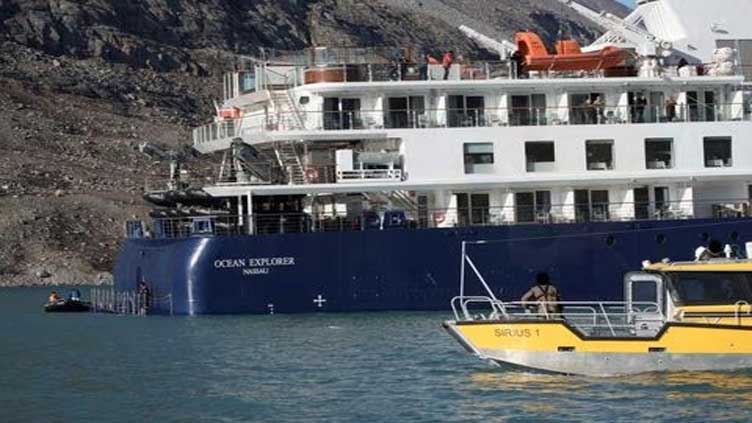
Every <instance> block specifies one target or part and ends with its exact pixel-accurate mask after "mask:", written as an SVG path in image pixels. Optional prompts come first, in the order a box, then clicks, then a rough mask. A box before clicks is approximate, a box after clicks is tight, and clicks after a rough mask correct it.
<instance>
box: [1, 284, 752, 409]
mask: <svg viewBox="0 0 752 423" xmlns="http://www.w3.org/2000/svg"><path fill="white" fill-rule="evenodd" d="M84 292H85V290H84ZM46 295H47V290H44V289H4V290H0V333H2V335H3V337H2V343H0V382H1V383H0V410H2V414H0V415H2V417H0V420H2V421H22V422H24V421H29V422H37V421H39V422H56V421H60V422H63V421H66V422H67V421H105V422H189V421H207V422H215V421H216V422H245V421H269V422H287V421H306V422H319V421H327V422H329V421H333V422H397V421H426V422H430V421H449V422H459V421H463V422H464V421H481V420H486V421H509V422H517V421H518V422H527V421H550V422H562V421H630V422H631V421H676V422H705V421H739V422H744V421H751V420H752V372H736V373H684V374H678V373H677V374H654V375H646V376H639V377H630V378H621V379H588V378H579V377H565V376H553V375H540V374H529V373H523V372H519V371H508V370H506V371H505V370H502V369H498V368H494V367H491V366H489V365H487V364H486V363H483V362H481V361H479V360H477V359H475V358H474V357H472V356H471V355H469V354H467V353H465V352H464V350H462V349H461V347H460V346H459V345H458V344H457V343H456V342H455V341H454V340H453V339H452V338H451V337H450V336H449V335H447V334H446V333H444V331H443V330H442V329H441V328H440V322H441V321H442V320H443V319H445V318H446V317H448V315H447V314H446V313H364V314H348V315H342V314H320V315H296V316H285V315H275V316H227V317H199V318H186V317H172V318H171V317H132V316H127V317H126V316H106V315H89V314H83V315H45V314H44V313H42V312H41V308H40V303H41V302H43V301H44V299H45V298H46ZM85 295H86V292H85Z"/></svg>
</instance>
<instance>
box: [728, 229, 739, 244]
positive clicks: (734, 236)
mask: <svg viewBox="0 0 752 423" xmlns="http://www.w3.org/2000/svg"><path fill="white" fill-rule="evenodd" d="M729 238H731V241H734V242H736V241H738V240H739V232H737V231H734V232H731V235H729Z"/></svg>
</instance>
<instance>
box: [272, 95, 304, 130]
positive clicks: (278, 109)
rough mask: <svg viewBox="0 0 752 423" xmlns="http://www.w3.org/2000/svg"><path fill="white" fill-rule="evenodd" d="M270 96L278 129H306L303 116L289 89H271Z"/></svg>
mask: <svg viewBox="0 0 752 423" xmlns="http://www.w3.org/2000/svg"><path fill="white" fill-rule="evenodd" d="M269 98H270V99H271V103H272V107H273V109H274V112H275V117H276V120H277V128H278V130H281V131H296V130H303V129H305V125H304V123H303V116H302V115H301V114H300V110H298V108H297V106H295V102H294V101H293V99H292V98H291V97H290V92H289V91H288V90H276V91H269Z"/></svg>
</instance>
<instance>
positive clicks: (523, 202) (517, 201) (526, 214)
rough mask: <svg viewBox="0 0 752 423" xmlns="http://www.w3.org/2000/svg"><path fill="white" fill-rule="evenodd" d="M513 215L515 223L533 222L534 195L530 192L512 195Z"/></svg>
mask: <svg viewBox="0 0 752 423" xmlns="http://www.w3.org/2000/svg"><path fill="white" fill-rule="evenodd" d="M514 214H515V216H514V217H515V220H516V221H517V222H520V223H524V222H534V221H535V195H534V194H533V193H532V192H518V193H515V194H514Z"/></svg>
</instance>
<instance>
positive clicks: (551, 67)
mask: <svg viewBox="0 0 752 423" xmlns="http://www.w3.org/2000/svg"><path fill="white" fill-rule="evenodd" d="M515 42H516V43H517V48H518V51H519V54H520V55H521V56H522V58H523V59H524V62H523V65H524V68H525V70H528V71H578V70H585V71H590V70H600V69H608V68H614V67H617V66H620V65H622V64H623V62H624V59H625V58H626V57H627V52H626V51H625V50H622V49H620V48H616V47H606V48H604V49H602V50H598V51H594V52H590V53H583V52H582V50H580V46H579V44H577V41H575V40H559V41H557V42H556V54H550V53H549V52H548V50H547V49H546V45H545V44H543V40H541V38H540V37H539V36H538V34H536V33H534V32H518V33H517V34H516V35H515Z"/></svg>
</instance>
